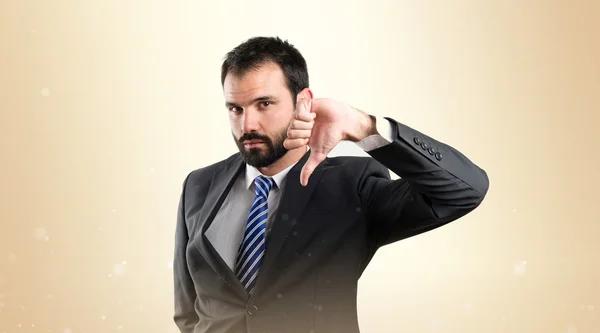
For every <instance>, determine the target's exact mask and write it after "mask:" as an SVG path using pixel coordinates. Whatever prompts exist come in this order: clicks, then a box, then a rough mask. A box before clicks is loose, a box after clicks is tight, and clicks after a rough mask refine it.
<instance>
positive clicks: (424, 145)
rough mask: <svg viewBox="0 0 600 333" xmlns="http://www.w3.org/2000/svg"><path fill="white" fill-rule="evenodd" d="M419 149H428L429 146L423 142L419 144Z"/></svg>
mask: <svg viewBox="0 0 600 333" xmlns="http://www.w3.org/2000/svg"><path fill="white" fill-rule="evenodd" d="M421 148H423V149H427V148H429V145H427V144H426V143H425V142H423V143H421Z"/></svg>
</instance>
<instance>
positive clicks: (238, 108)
mask: <svg viewBox="0 0 600 333" xmlns="http://www.w3.org/2000/svg"><path fill="white" fill-rule="evenodd" d="M229 111H231V112H234V113H240V112H242V108H240V107H238V106H230V107H229Z"/></svg>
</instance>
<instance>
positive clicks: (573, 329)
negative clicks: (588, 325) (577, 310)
mask: <svg viewBox="0 0 600 333" xmlns="http://www.w3.org/2000/svg"><path fill="white" fill-rule="evenodd" d="M567 333H577V327H576V326H575V325H571V326H569V328H567Z"/></svg>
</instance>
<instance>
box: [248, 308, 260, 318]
mask: <svg viewBox="0 0 600 333" xmlns="http://www.w3.org/2000/svg"><path fill="white" fill-rule="evenodd" d="M257 312H258V307H257V306H256V305H251V306H249V307H248V314H249V315H251V316H254V315H255V314H256V313H257Z"/></svg>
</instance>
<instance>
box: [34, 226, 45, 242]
mask: <svg viewBox="0 0 600 333" xmlns="http://www.w3.org/2000/svg"><path fill="white" fill-rule="evenodd" d="M34 234H35V238H37V239H40V240H41V239H44V237H47V236H46V229H44V228H36V229H35V233H34Z"/></svg>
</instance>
